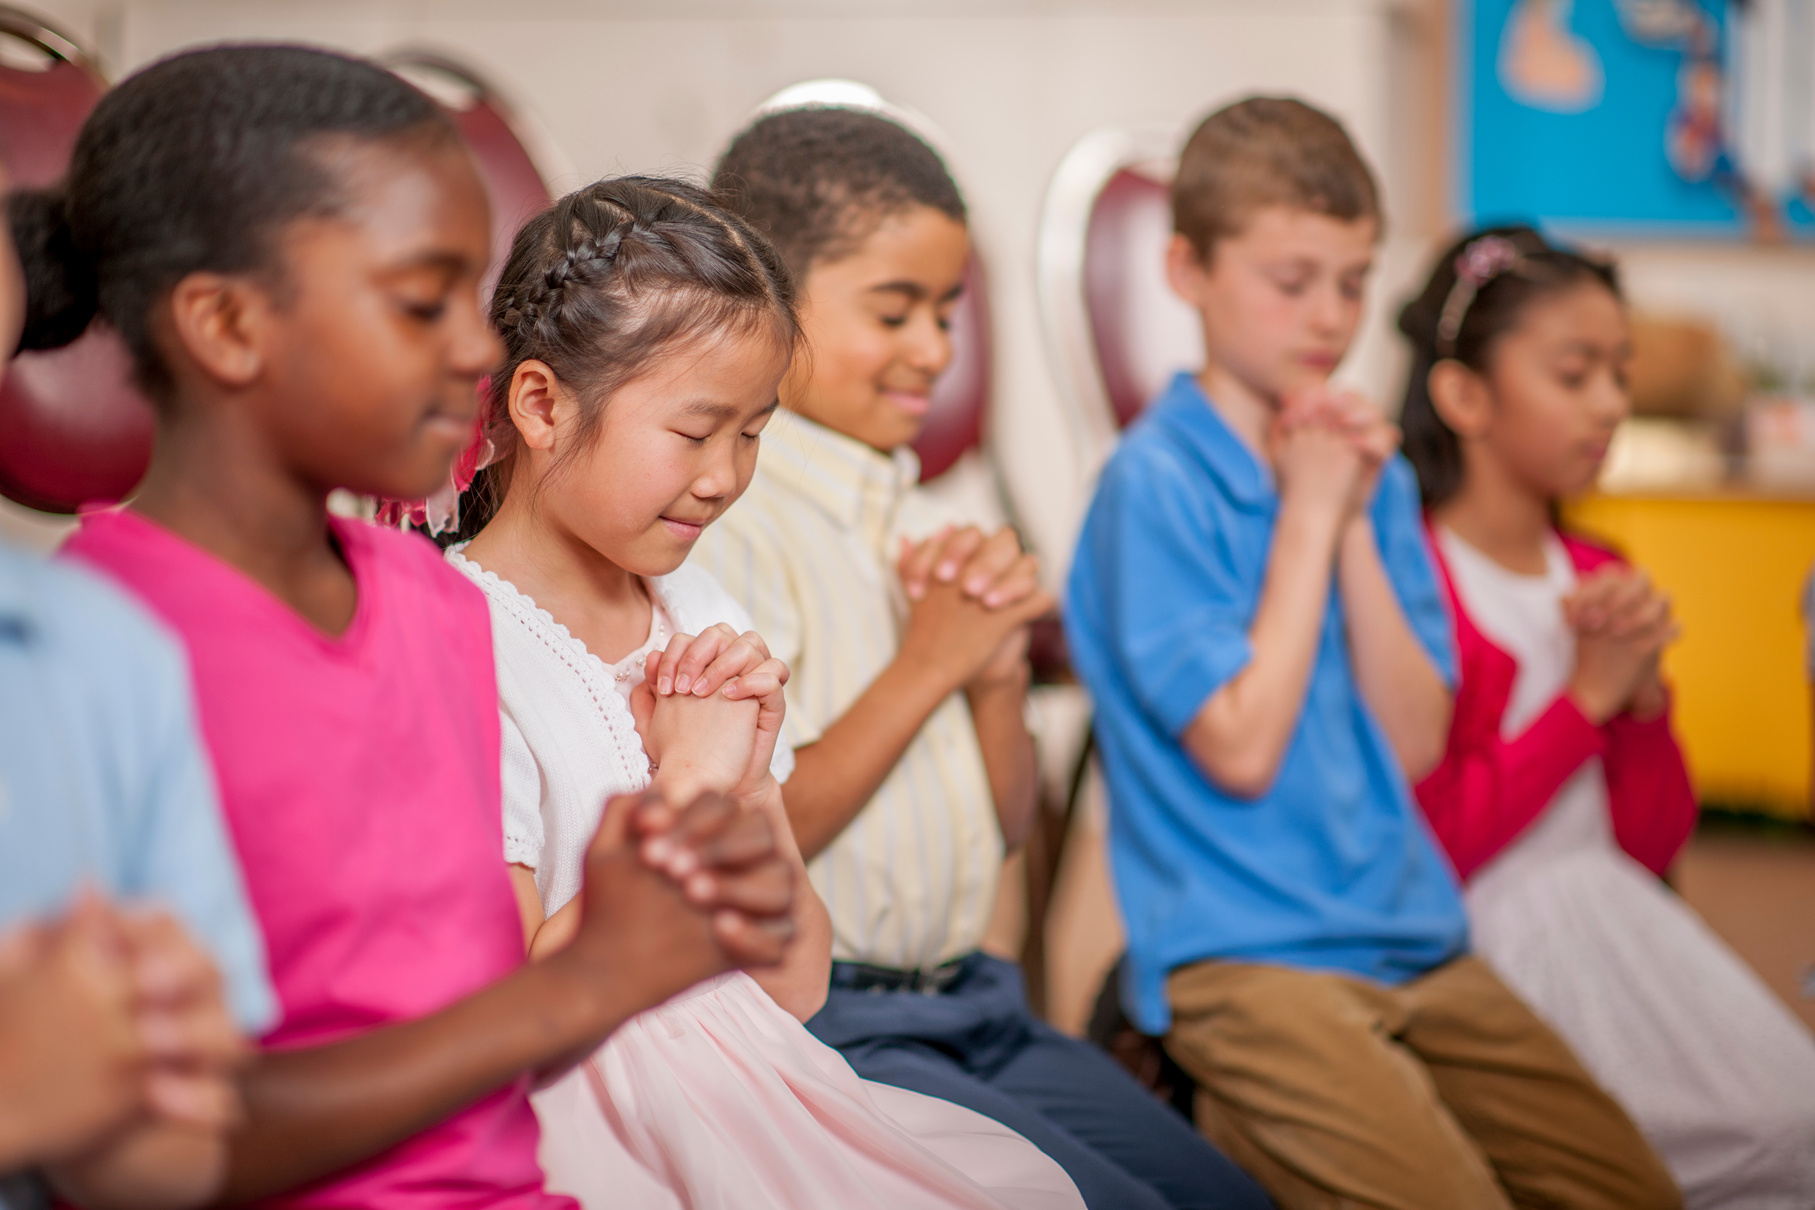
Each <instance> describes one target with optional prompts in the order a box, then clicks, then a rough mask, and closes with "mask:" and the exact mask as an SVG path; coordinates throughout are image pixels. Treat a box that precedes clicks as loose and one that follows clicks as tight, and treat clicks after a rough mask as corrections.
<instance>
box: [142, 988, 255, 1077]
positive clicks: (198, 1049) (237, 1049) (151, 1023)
mask: <svg viewBox="0 0 1815 1210" xmlns="http://www.w3.org/2000/svg"><path fill="white" fill-rule="evenodd" d="M135 1022H136V1024H137V1026H138V1031H139V1040H140V1042H141V1043H143V1045H144V1047H145V1051H146V1053H147V1054H148V1055H150V1056H151V1057H152V1058H153V1059H157V1060H160V1061H162V1062H164V1063H167V1064H168V1063H174V1064H183V1065H194V1066H202V1067H208V1068H218V1069H227V1068H231V1067H237V1066H238V1065H239V1064H240V1063H241V1062H242V1061H243V1060H244V1058H245V1055H246V1045H245V1042H244V1040H243V1039H242V1038H241V1037H240V1035H239V1031H238V1030H236V1029H234V1028H233V1022H232V1020H231V1019H229V1018H228V1016H227V1010H226V1007H225V1006H224V1005H223V1004H222V1003H221V1001H220V997H219V995H218V993H217V994H216V995H215V996H213V997H212V998H207V999H200V1000H197V1001H196V1002H195V1003H194V1004H193V1005H191V1006H189V1007H187V1008H185V1009H182V1010H180V1011H172V1010H165V1009H146V1010H143V1011H141V1012H139V1013H138V1014H137V1016H136V1018H135Z"/></svg>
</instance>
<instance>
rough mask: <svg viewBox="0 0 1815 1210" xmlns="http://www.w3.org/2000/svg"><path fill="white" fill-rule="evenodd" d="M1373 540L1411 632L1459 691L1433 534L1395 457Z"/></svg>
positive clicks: (1378, 495)
mask: <svg viewBox="0 0 1815 1210" xmlns="http://www.w3.org/2000/svg"><path fill="white" fill-rule="evenodd" d="M1369 513H1370V516H1371V517H1372V520H1373V522H1374V536H1375V540H1376V541H1377V542H1378V543H1379V544H1380V559H1381V562H1382V563H1383V564H1384V565H1385V566H1386V573H1387V578H1388V579H1389V580H1390V581H1391V582H1392V585H1393V591H1394V593H1396V594H1397V595H1398V597H1399V606H1400V608H1402V609H1404V610H1405V620H1406V622H1407V623H1408V624H1410V626H1411V628H1412V633H1413V634H1415V635H1417V636H1418V641H1419V642H1420V643H1421V644H1423V645H1424V650H1425V651H1426V652H1427V653H1428V654H1429V655H1430V657H1431V662H1432V663H1434V664H1436V666H1437V673H1438V675H1439V676H1441V677H1442V678H1443V682H1444V684H1446V685H1448V686H1449V687H1450V688H1451V689H1454V688H1455V687H1456V639H1455V628H1454V626H1453V625H1452V624H1451V621H1450V616H1449V607H1448V605H1447V604H1446V603H1445V602H1444V598H1443V589H1442V587H1441V586H1439V584H1438V583H1437V568H1436V565H1435V563H1433V562H1432V559H1431V548H1430V536H1429V534H1428V533H1427V532H1426V530H1425V528H1424V524H1423V521H1422V520H1421V519H1420V512H1419V507H1418V481H1417V478H1416V477H1415V476H1414V475H1413V473H1412V466H1411V463H1409V462H1407V461H1406V460H1405V459H1404V458H1403V457H1400V456H1395V457H1394V459H1393V460H1392V461H1391V462H1389V463H1388V464H1387V465H1386V469H1385V470H1384V471H1383V472H1382V474H1381V476H1380V488H1379V490H1378V491H1376V492H1375V493H1374V502H1373V504H1372V505H1371V506H1370V509H1369Z"/></svg>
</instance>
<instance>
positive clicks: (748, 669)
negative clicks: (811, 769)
mask: <svg viewBox="0 0 1815 1210" xmlns="http://www.w3.org/2000/svg"><path fill="white" fill-rule="evenodd" d="M787 683H788V666H787V665H786V664H784V663H783V662H782V661H780V660H778V659H776V658H775V657H773V656H771V655H770V654H769V648H768V645H767V644H766V643H764V642H763V639H762V636H761V635H759V634H757V633H756V632H755V631H754V630H750V631H746V632H744V633H743V634H739V633H738V632H737V631H735V630H733V629H732V628H731V627H729V626H727V625H725V624H724V623H722V622H721V623H719V624H717V625H715V626H709V627H707V628H706V629H705V630H703V631H701V632H700V633H699V634H698V635H697V636H695V635H686V634H680V635H676V636H675V637H674V638H673V639H672V640H670V641H669V643H668V646H667V648H666V649H664V650H662V651H656V652H651V653H650V656H649V659H648V661H647V662H646V663H645V665H644V669H643V681H642V683H641V684H640V685H638V686H637V687H636V689H635V690H634V691H633V692H632V694H631V698H630V708H631V713H632V715H633V716H634V717H635V719H636V728H637V734H638V735H640V736H641V737H642V740H643V750H644V751H645V752H647V753H648V754H649V759H650V761H651V763H652V764H654V765H655V766H656V768H657V769H658V771H659V774H658V775H659V776H660V778H661V780H662V782H663V784H664V785H665V786H668V787H672V788H673V789H674V790H675V792H676V793H677V794H678V795H679V796H681V797H688V796H691V794H693V793H696V792H698V791H700V790H714V791H717V792H719V793H721V794H729V795H731V796H732V797H733V798H734V799H736V800H737V801H738V802H739V803H741V804H743V805H751V804H753V803H754V802H755V801H756V800H757V799H758V798H759V797H760V796H761V795H762V794H763V793H765V792H766V791H767V789H768V778H769V762H770V760H771V759H772V758H773V757H774V755H775V743H776V740H777V738H778V737H779V736H780V734H781V722H782V717H783V716H784V714H785V713H786V711H787V702H786V699H785V698H784V697H783V696H782V687H783V686H784V685H786V684H787Z"/></svg>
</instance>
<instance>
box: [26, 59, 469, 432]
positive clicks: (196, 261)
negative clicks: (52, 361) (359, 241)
mask: <svg viewBox="0 0 1815 1210" xmlns="http://www.w3.org/2000/svg"><path fill="white" fill-rule="evenodd" d="M334 136H347V137H351V138H356V139H368V140H387V141H396V140H422V141H424V142H425V143H426V144H438V143H446V144H451V145H456V146H457V145H458V144H459V138H460V136H459V134H458V132H457V131H456V130H455V129H454V126H453V124H452V123H451V122H449V121H448V119H447V118H446V116H445V115H443V114H442V112H441V111H440V109H438V108H437V107H436V105H435V103H434V102H433V101H431V100H429V98H428V97H427V96H425V95H424V94H423V93H421V92H420V91H418V90H417V89H415V88H414V87H412V86H411V85H409V84H407V83H405V82H404V81H403V80H401V79H399V78H398V77H397V76H395V75H393V74H391V73H390V72H388V71H386V70H384V69H383V68H381V67H378V66H376V65H374V64H371V63H367V62H365V61H363V60H360V59H354V58H350V57H348V56H346V55H339V54H333V53H331V52H328V51H322V50H313V49H309V48H306V47H301V46H223V47H215V48H212V49H208V50H198V51H190V52H187V53H185V54H180V55H175V56H173V57H171V58H168V59H165V60H163V61H161V62H159V63H155V64H153V65H152V66H150V67H147V68H145V69H144V70H143V71H141V72H138V73H137V74H136V75H134V76H132V77H131V78H130V79H128V80H126V81H124V82H123V83H121V84H120V85H119V86H118V87H117V88H115V89H113V90H112V91H111V92H109V93H108V94H107V95H106V96H104V97H102V98H101V102H100V104H99V105H97V106H95V109H94V112H93V113H91V114H90V115H89V116H88V120H87V121H86V122H84V123H83V124H82V131H81V134H80V135H78V136H77V138H76V145H75V150H74V152H73V154H72V156H71V159H70V165H69V172H68V174H67V175H66V177H65V178H64V181H63V183H62V184H61V185H60V186H58V187H56V188H53V189H48V190H38V191H25V192H20V193H16V194H14V195H13V196H12V197H11V198H9V199H8V202H7V211H8V218H9V221H10V223H11V226H12V230H13V239H14V241H15V243H17V245H18V248H19V259H20V263H21V264H22V266H23V267H24V270H25V280H26V296H27V304H26V322H25V330H24V334H23V336H22V337H21V339H20V342H19V348H20V349H52V348H58V347H60V346H62V345H66V344H68V343H69V342H71V341H73V340H75V339H76V338H77V337H78V336H80V335H82V333H83V332H84V331H85V330H86V329H87V328H88V325H89V323H90V322H91V321H92V320H93V319H94V318H95V317H96V316H97V315H99V316H100V317H101V318H102V319H104V320H105V321H106V322H107V323H109V324H110V325H112V326H113V328H114V329H115V330H116V331H118V332H119V334H120V335H121V337H122V338H123V339H124V340H125V342H126V347H127V349H128V350H130V351H131V353H132V358H133V366H134V375H135V377H136V378H137V380H138V382H139V385H140V386H141V387H143V388H144V389H145V391H146V393H147V394H148V395H150V396H151V397H152V398H153V399H154V400H157V401H160V402H167V401H168V398H169V395H170V392H171V390H172V387H173V385H174V384H173V383H172V381H171V378H170V371H169V368H168V366H167V365H166V364H165V361H164V357H163V355H162V354H161V352H160V351H159V349H158V347H157V342H156V339H155V337H154V333H153V330H152V324H151V313H152V310H153V308H154V307H155V306H156V305H157V304H158V303H159V302H160V301H161V300H162V298H163V297H164V296H165V295H166V294H168V293H169V292H170V290H171V289H172V288H174V287H175V286H176V284H177V282H179V281H180V280H182V279H183V278H184V277H186V276H188V275H189V274H191V273H196V272H202V271H209V272H215V273H245V272H251V271H258V270H267V269H271V268H273V267H274V266H275V265H276V263H277V259H276V255H277V254H276V246H277V235H278V233H279V231H280V229H281V228H282V227H283V226H284V225H285V224H287V223H289V222H291V221H293V220H295V219H298V218H302V217H304V216H308V215H331V214H334V213H336V212H337V211H338V210H339V209H340V208H341V207H342V206H343V205H345V204H346V201H347V199H346V198H345V197H344V195H343V193H342V190H341V183H340V181H339V180H337V179H336V177H335V174H334V172H333V171H332V170H331V169H330V168H329V167H328V165H327V164H326V163H325V162H324V160H323V159H322V158H321V157H320V156H318V155H315V154H311V151H312V144H316V143H317V142H318V141H319V140H321V139H325V138H332V137H334Z"/></svg>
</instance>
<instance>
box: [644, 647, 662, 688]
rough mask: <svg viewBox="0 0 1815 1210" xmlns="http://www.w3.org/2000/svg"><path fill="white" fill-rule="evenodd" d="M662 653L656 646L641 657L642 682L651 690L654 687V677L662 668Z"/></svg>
mask: <svg viewBox="0 0 1815 1210" xmlns="http://www.w3.org/2000/svg"><path fill="white" fill-rule="evenodd" d="M663 654H664V653H663V652H662V650H661V649H660V648H657V649H656V650H654V651H652V652H650V653H649V654H648V655H647V656H645V657H643V682H644V683H645V684H647V685H648V686H649V688H650V689H652V690H653V689H654V688H655V687H656V677H657V675H658V674H659V673H660V672H661V670H662V657H663Z"/></svg>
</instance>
